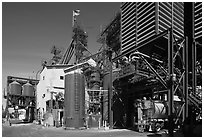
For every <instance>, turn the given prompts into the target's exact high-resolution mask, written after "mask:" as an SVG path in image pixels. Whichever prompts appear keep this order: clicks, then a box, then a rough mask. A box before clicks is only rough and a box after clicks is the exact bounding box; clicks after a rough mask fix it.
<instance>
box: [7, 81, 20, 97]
mask: <svg viewBox="0 0 204 139" xmlns="http://www.w3.org/2000/svg"><path fill="white" fill-rule="evenodd" d="M9 86H10V94H11V95H21V85H20V84H19V83H18V82H16V81H14V82H12V83H10V84H9Z"/></svg>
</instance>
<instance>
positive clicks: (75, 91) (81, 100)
mask: <svg viewBox="0 0 204 139" xmlns="http://www.w3.org/2000/svg"><path fill="white" fill-rule="evenodd" d="M64 112H65V115H64V120H65V123H64V124H65V127H67V128H80V127H84V118H85V79H84V75H83V74H81V73H80V72H79V71H75V72H74V73H68V74H66V75H65V96H64Z"/></svg>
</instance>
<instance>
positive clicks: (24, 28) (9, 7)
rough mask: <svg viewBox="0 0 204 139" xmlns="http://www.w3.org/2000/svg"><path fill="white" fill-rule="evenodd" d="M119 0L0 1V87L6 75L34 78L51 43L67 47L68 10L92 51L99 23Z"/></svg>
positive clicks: (109, 15) (110, 14) (115, 9)
mask: <svg viewBox="0 0 204 139" xmlns="http://www.w3.org/2000/svg"><path fill="white" fill-rule="evenodd" d="M120 4H121V3H120V2H95V3H93V2H16V3H14V2H3V3H2V90H3V88H5V87H6V78H7V76H17V77H24V78H35V76H36V73H37V71H38V70H40V69H41V68H42V67H41V61H42V60H46V59H49V58H51V57H52V54H51V53H50V49H51V47H52V46H53V45H55V46H56V47H60V48H65V49H66V48H67V47H68V46H69V43H70V41H71V35H72V11H73V10H76V9H79V10H80V15H79V16H78V17H77V22H79V23H80V25H81V26H82V27H83V28H84V30H85V31H86V32H87V33H88V49H89V50H90V52H91V53H96V52H97V50H98V49H99V48H100V44H99V43H97V42H96V40H97V36H98V35H99V33H100V27H101V26H106V25H108V24H109V23H110V21H111V20H112V19H113V18H114V16H115V14H116V13H117V12H118V11H119V10H120Z"/></svg>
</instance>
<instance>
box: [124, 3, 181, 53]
mask: <svg viewBox="0 0 204 139" xmlns="http://www.w3.org/2000/svg"><path fill="white" fill-rule="evenodd" d="M172 5H173V7H172ZM172 8H173V11H172ZM121 11H122V12H121V13H122V15H121V17H122V18H121V35H122V37H121V38H122V40H121V52H122V53H124V52H126V51H129V50H131V49H132V48H133V47H136V46H138V45H140V44H142V43H144V42H145V41H147V40H148V39H150V38H151V37H153V36H155V35H156V34H158V33H160V32H163V31H165V30H167V29H169V28H171V24H172V18H173V28H174V36H175V39H179V38H182V37H183V36H184V3H182V2H173V3H170V2H137V3H136V2H125V3H122V6H121ZM172 13H173V16H172Z"/></svg>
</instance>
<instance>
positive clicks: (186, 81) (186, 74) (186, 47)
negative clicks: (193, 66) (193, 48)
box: [184, 37, 188, 118]
mask: <svg viewBox="0 0 204 139" xmlns="http://www.w3.org/2000/svg"><path fill="white" fill-rule="evenodd" d="M184 49H185V54H184V55H185V104H186V105H185V118H187V117H188V37H186V43H185V47H184Z"/></svg>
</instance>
